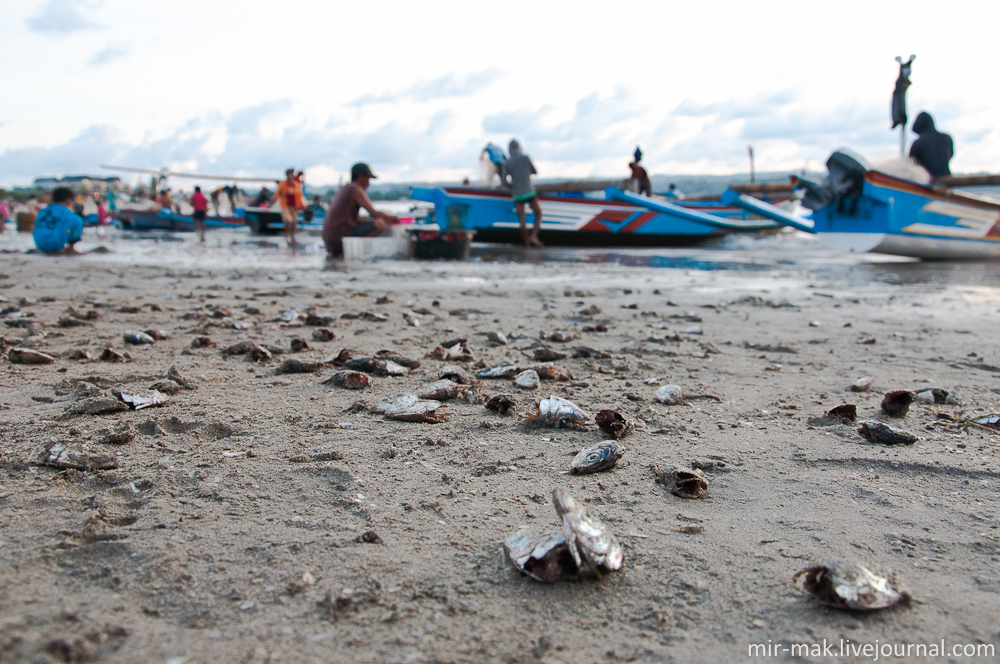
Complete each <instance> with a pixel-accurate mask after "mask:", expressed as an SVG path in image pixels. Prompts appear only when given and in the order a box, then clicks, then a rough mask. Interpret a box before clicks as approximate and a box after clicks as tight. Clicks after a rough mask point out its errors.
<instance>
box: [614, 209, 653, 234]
mask: <svg viewBox="0 0 1000 664" xmlns="http://www.w3.org/2000/svg"><path fill="white" fill-rule="evenodd" d="M656 214H657V213H656V212H643V213H642V214H640V215H639V216H638V217H636V218H635V219H633V220H632V221H630V222H629V223H628V224H626V225H625V226H623V227H622V229H621V230H620V231H618V232H619V233H634V232H636V231H637V230H639V229H640V228H642V227H643V226H645V225H646V223H647V222H649V221H651V220H652V219H653V217H655V216H656Z"/></svg>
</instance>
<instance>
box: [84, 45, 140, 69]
mask: <svg viewBox="0 0 1000 664" xmlns="http://www.w3.org/2000/svg"><path fill="white" fill-rule="evenodd" d="M131 52H132V47H130V46H125V45H123V44H108V45H107V46H105V47H104V48H103V49H101V50H100V51H98V52H97V53H94V54H93V55H92V56H90V58H89V59H88V60H87V64H88V65H90V66H91V67H100V66H102V65H107V64H111V63H112V62H114V61H115V60H120V59H121V58H124V57H125V56H127V55H128V54H129V53H131Z"/></svg>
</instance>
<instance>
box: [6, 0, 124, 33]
mask: <svg viewBox="0 0 1000 664" xmlns="http://www.w3.org/2000/svg"><path fill="white" fill-rule="evenodd" d="M99 6H100V3H99V2H93V1H90V0H48V2H46V3H45V4H44V5H42V7H41V9H39V11H38V13H37V14H35V15H34V16H30V17H29V18H27V19H25V21H24V23H25V25H27V26H28V29H29V30H31V31H33V32H40V33H43V34H51V35H67V34H71V33H74V32H81V31H85V30H100V29H103V28H104V27H106V26H104V25H102V24H100V23H97V22H96V21H94V20H93V19H92V18H91V15H92V14H93V13H94V10H95V9H96V8H97V7H99Z"/></svg>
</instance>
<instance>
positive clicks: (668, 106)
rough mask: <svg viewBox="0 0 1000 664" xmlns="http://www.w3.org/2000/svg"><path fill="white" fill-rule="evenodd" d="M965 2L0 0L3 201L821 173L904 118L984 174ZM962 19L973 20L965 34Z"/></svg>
mask: <svg viewBox="0 0 1000 664" xmlns="http://www.w3.org/2000/svg"><path fill="white" fill-rule="evenodd" d="M984 7H985V5H983V4H982V3H978V2H977V3H972V2H963V1H962V0H956V1H953V2H950V3H948V4H946V5H942V4H939V3H927V2H910V3H906V4H902V5H901V4H898V3H889V2H880V1H876V2H872V1H871V0H867V1H865V2H856V1H854V0H835V1H833V2H822V3H817V2H801V1H797V2H778V1H764V2H746V1H745V0H744V1H739V2H731V1H729V0H713V1H711V2H708V1H706V2H691V3H674V2H663V1H662V0H656V1H653V2H646V1H644V0H633V1H632V2H620V3H614V2H587V1H585V0H576V1H574V2H561V1H556V0H540V1H539V0H534V1H530V2H526V1H522V0H503V1H501V2H495V3H473V2H469V1H468V0H463V1H461V2H458V1H456V2H451V1H443V0H425V1H424V2H413V1H412V0H409V1H406V2H396V1H394V0H382V1H377V0H376V1H374V2H356V3H346V2H328V1H326V0H299V1H298V2H295V3H279V2H275V1H273V0H272V1H264V0H241V1H240V2H232V1H227V2H222V1H221V0H197V1H195V0H171V1H170V2H152V1H151V0H17V1H16V2H14V1H6V2H0V26H3V27H2V30H0V39H2V41H3V45H4V51H5V54H6V56H5V68H4V69H5V76H4V81H5V94H4V95H3V98H4V103H3V104H2V105H0V186H9V185H11V184H16V183H21V184H24V183H28V182H30V181H31V179H32V178H34V177H35V176H38V175H57V176H58V175H66V174H80V173H95V172H100V170H99V168H98V167H99V165H100V164H105V163H113V164H122V165H129V166H137V167H144V168H149V167H152V168H160V167H167V168H171V169H176V170H190V171H197V172H202V173H216V174H248V175H273V174H276V173H280V172H281V171H283V170H284V169H285V168H286V167H287V166H291V165H294V166H295V167H297V168H305V169H306V170H307V174H308V178H309V181H310V182H311V183H313V184H325V183H336V182H337V180H338V179H339V178H340V177H341V176H342V175H344V174H346V172H347V171H348V169H349V168H350V165H351V164H352V163H353V162H355V161H359V160H364V161H368V162H370V163H371V164H372V167H373V168H374V170H375V172H376V173H378V174H380V176H381V177H382V178H383V181H385V180H389V181H392V180H397V181H398V180H409V181H412V180H445V179H459V178H462V177H464V176H467V175H468V176H475V174H476V159H477V157H478V153H479V151H480V150H481V149H482V147H483V145H485V143H486V142H487V141H491V140H492V141H495V142H498V143H502V144H503V145H506V143H507V141H509V140H510V138H512V137H517V138H518V139H520V141H521V143H522V145H523V146H524V148H525V151H526V152H528V153H529V154H530V155H531V156H532V158H533V159H534V161H535V163H536V165H537V166H538V169H539V171H540V173H541V175H543V176H546V177H584V176H620V175H622V174H623V173H624V172H625V170H626V169H625V165H626V164H627V162H628V157H629V155H630V154H631V153H632V151H633V150H634V149H635V146H636V145H637V144H638V145H640V146H641V147H642V149H643V152H644V153H645V155H646V156H645V161H646V162H647V165H648V167H649V169H650V171H651V172H652V173H668V174H679V173H716V174H727V173H736V172H740V171H744V172H745V171H746V170H747V156H746V146H747V144H748V143H752V144H753V146H754V149H755V152H756V156H757V168H758V170H800V169H801V168H803V166H806V165H808V166H809V167H810V168H813V169H819V168H820V167H821V165H822V163H823V162H824V161H825V159H826V157H827V156H828V154H829V153H830V151H832V150H834V149H836V148H838V147H841V146H850V147H852V148H854V149H856V150H857V151H859V152H861V153H862V154H864V155H865V156H867V157H869V158H870V159H873V160H878V159H880V158H884V157H887V156H891V155H892V154H893V153H894V152H898V143H899V138H898V133H894V132H890V130H889V125H890V121H889V101H890V96H891V92H892V86H893V82H894V80H895V77H896V74H897V65H896V63H895V62H894V60H893V58H894V57H895V56H897V55H902V56H904V57H906V56H908V55H909V54H911V53H915V54H917V60H916V61H915V63H914V69H913V75H912V77H911V78H912V81H913V86H912V87H911V88H910V93H909V97H908V100H909V111H910V116H911V121H912V118H913V117H914V116H915V115H916V113H917V112H918V111H920V110H928V111H930V112H931V113H932V114H933V115H934V117H935V118H936V120H937V122H938V126H939V127H940V128H941V129H943V130H944V131H948V132H949V133H951V134H952V135H953V136H954V138H955V143H956V155H955V159H954V161H953V163H952V166H953V170H955V171H956V172H972V171H991V172H1000V90H998V89H997V87H996V86H995V85H993V80H992V76H991V75H990V74H988V72H987V71H986V70H985V64H984V63H987V62H989V61H991V60H992V56H993V53H992V51H993V50H994V44H995V41H996V40H995V34H994V31H995V26H994V25H993V23H994V21H993V20H992V19H990V17H989V16H987V15H986V13H984V9H983V8H984ZM977 17H978V18H977Z"/></svg>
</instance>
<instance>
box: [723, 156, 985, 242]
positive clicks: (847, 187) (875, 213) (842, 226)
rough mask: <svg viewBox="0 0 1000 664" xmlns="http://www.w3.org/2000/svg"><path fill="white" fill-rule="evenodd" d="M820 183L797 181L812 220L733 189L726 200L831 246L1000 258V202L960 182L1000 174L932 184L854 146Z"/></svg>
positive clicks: (834, 162)
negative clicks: (894, 170) (874, 161)
mask: <svg viewBox="0 0 1000 664" xmlns="http://www.w3.org/2000/svg"><path fill="white" fill-rule="evenodd" d="M826 166H827V171H828V175H827V177H826V178H825V179H824V180H823V181H821V182H818V181H813V180H809V179H806V178H792V181H793V184H795V186H796V187H797V189H798V190H800V192H801V194H800V195H801V202H802V205H803V206H804V207H806V208H808V209H809V210H811V211H812V214H811V216H810V218H806V217H803V216H800V215H794V214H789V213H787V212H785V211H783V210H779V209H775V208H774V207H773V206H770V205H768V204H767V203H766V202H763V201H761V200H759V199H756V198H754V197H753V196H750V195H749V194H747V193H742V192H739V191H735V190H733V189H730V190H728V191H727V192H726V193H725V194H723V196H722V201H723V202H724V203H726V204H729V205H736V206H739V207H741V208H743V209H744V210H747V211H749V212H754V213H756V214H758V215H760V216H762V217H764V218H767V219H771V220H773V221H775V222H776V223H780V224H783V225H787V226H791V227H793V228H797V229H798V230H802V231H806V232H808V233H815V234H816V235H817V236H818V237H819V238H820V240H821V241H822V242H823V244H824V245H825V246H829V247H831V248H834V249H838V250H841V251H849V252H873V253H881V254H891V255H895V256H909V257H914V258H924V259H929V260H997V259H1000V199H995V198H988V197H985V196H980V195H977V194H972V193H967V192H963V191H960V190H957V189H955V188H954V187H955V186H972V185H977V184H1000V178H997V177H996V176H956V177H944V178H938V179H937V180H936V181H934V182H933V183H931V184H924V183H920V182H916V181H914V180H910V179H906V178H902V177H898V176H895V175H890V174H888V173H884V172H881V171H878V170H875V169H873V168H872V167H871V166H870V165H868V163H867V162H866V161H865V160H864V158H863V157H861V156H859V155H857V154H854V153H852V152H850V151H849V150H838V151H837V152H834V153H833V154H832V155H831V156H830V158H829V159H828V160H827V162H826Z"/></svg>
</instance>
